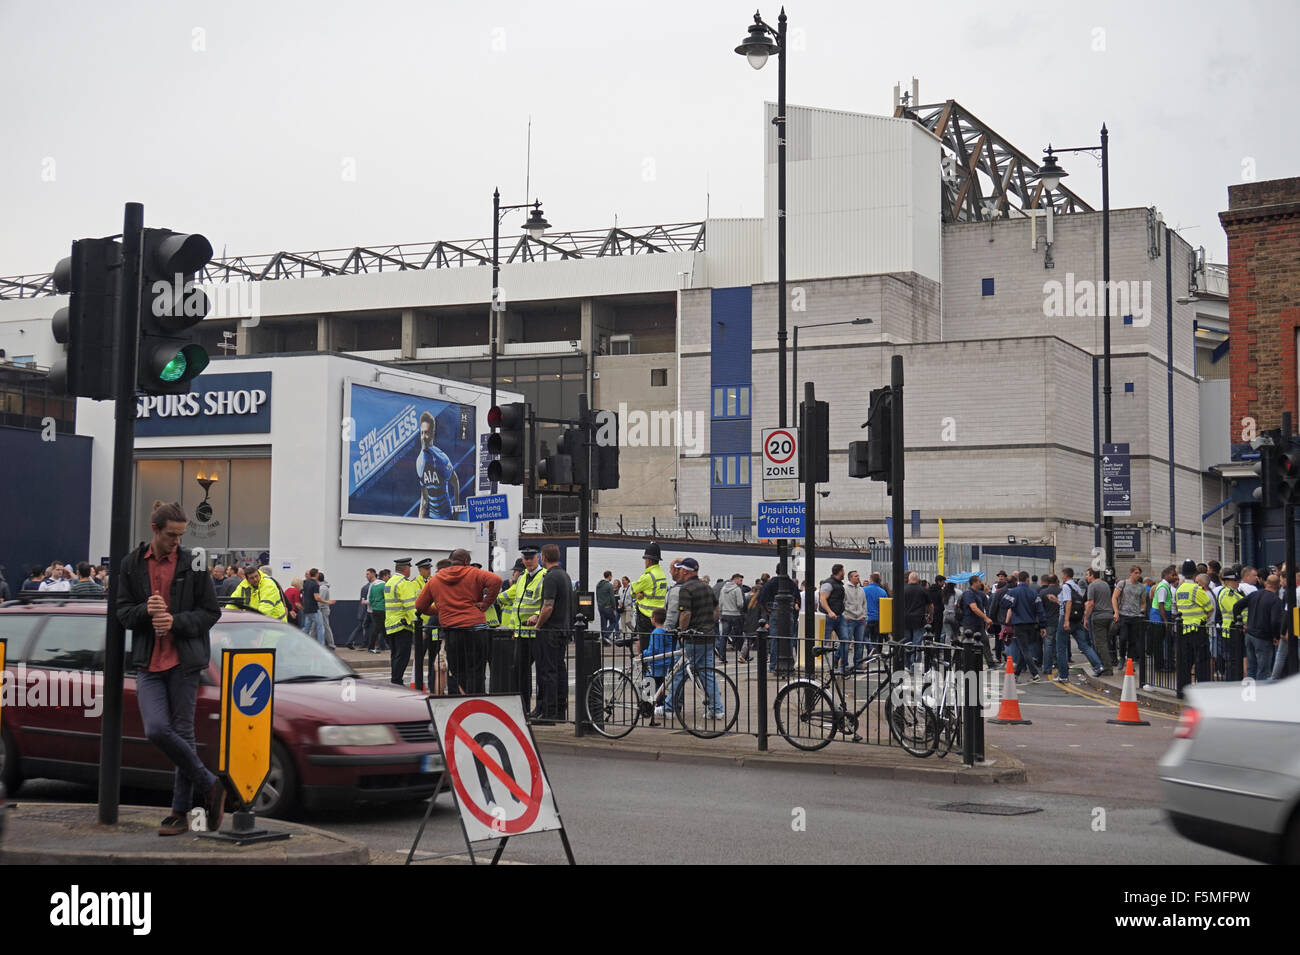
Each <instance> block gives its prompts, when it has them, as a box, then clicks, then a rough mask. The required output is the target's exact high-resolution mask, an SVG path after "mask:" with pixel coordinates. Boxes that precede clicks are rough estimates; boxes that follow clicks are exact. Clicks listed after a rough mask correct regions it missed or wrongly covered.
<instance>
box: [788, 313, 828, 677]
mask: <svg viewBox="0 0 1300 955" xmlns="http://www.w3.org/2000/svg"><path fill="white" fill-rule="evenodd" d="M796 334H798V330H797V329H796ZM796 354H797V352H796ZM803 394H804V399H803V405H802V407H800V409H799V428H800V434H799V453H800V454H801V455H802V456H803V461H802V467H801V469H800V470H801V472H802V474H803V479H804V481H803V510H804V526H803V530H804V536H803V561H804V563H803V575H802V576H803V581H802V586H803V588H804V591H803V637H804V648H803V652H804V671H805V673H806V674H807V676H808V679H810V680H814V679H816V678H817V661H816V660H815V659H814V657H813V648H814V647H815V646H816V645H817V605H818V602H819V601H818V598H817V594H818V593H819V592H820V586H819V585H817V584H816V583H815V582H814V577H815V574H814V569H815V567H816V561H817V509H816V502H817V473H816V471H815V470H814V462H813V453H814V450H816V451H817V453H820V452H821V449H820V448H818V449H814V448H813V440H814V439H813V430H814V427H815V426H814V423H813V422H814V414H813V408H814V403H815V402H816V400H817V399H816V396H815V395H814V394H813V383H812V382H811V381H809V382H805V383H804V386H803ZM826 625H827V628H828V629H829V627H830V621H829V620H828V621H827V622H826ZM828 642H829V641H828Z"/></svg>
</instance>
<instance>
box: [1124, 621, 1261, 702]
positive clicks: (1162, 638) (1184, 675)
mask: <svg viewBox="0 0 1300 955" xmlns="http://www.w3.org/2000/svg"><path fill="white" fill-rule="evenodd" d="M1286 647H1287V644H1286V642H1285V641H1282V642H1280V643H1279V644H1278V647H1277V648H1274V647H1272V646H1271V641H1262V640H1261V641H1258V642H1256V643H1255V644H1254V645H1253V646H1252V645H1251V641H1250V640H1248V639H1247V637H1246V635H1245V633H1243V632H1242V630H1241V628H1240V627H1225V626H1223V625H1221V624H1219V623H1210V624H1208V625H1206V626H1202V627H1198V628H1194V629H1191V630H1188V631H1184V630H1183V628H1182V625H1181V624H1180V623H1179V622H1177V621H1172V622H1169V623H1152V622H1149V621H1142V622H1136V626H1133V627H1130V628H1129V632H1116V634H1115V637H1114V650H1115V653H1114V654H1113V656H1114V659H1115V660H1116V661H1119V662H1121V665H1122V661H1123V660H1124V659H1125V657H1126V656H1132V657H1133V664H1134V666H1135V667H1136V668H1137V677H1138V682H1139V683H1140V684H1141V685H1142V686H1144V687H1154V688H1156V689H1161V690H1171V691H1173V692H1174V693H1176V694H1177V696H1178V698H1179V699H1182V696H1183V689H1184V688H1185V687H1187V686H1189V685H1191V684H1192V683H1218V682H1226V681H1240V680H1241V679H1242V678H1243V677H1246V678H1249V679H1252V680H1254V679H1261V680H1262V679H1269V678H1270V677H1271V676H1272V675H1273V674H1274V673H1277V674H1278V675H1279V676H1280V675H1281V673H1282V672H1283V670H1284V669H1285V667H1286Z"/></svg>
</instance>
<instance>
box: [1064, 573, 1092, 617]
mask: <svg viewBox="0 0 1300 955" xmlns="http://www.w3.org/2000/svg"><path fill="white" fill-rule="evenodd" d="M1065 586H1066V587H1069V588H1070V621H1069V623H1070V626H1072V627H1073V626H1074V625H1075V624H1080V623H1083V612H1084V609H1085V607H1086V606H1087V604H1088V595H1087V592H1086V591H1084V589H1083V588H1082V587H1080V586H1079V585H1078V584H1076V583H1075V582H1074V581H1073V580H1068V581H1066V583H1065Z"/></svg>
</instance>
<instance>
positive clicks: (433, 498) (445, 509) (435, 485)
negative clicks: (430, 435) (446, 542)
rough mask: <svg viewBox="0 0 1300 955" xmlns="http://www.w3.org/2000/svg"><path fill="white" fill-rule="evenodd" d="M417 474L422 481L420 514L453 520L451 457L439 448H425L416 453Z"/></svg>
mask: <svg viewBox="0 0 1300 955" xmlns="http://www.w3.org/2000/svg"><path fill="white" fill-rule="evenodd" d="M415 474H416V477H417V478H419V481H420V516H421V517H430V518H434V519H436V520H444V521H449V520H452V519H453V517H454V516H455V515H454V514H453V512H452V504H453V501H452V499H451V481H452V474H453V469H452V466H451V458H449V457H447V455H445V454H443V453H442V451H441V450H439V449H438V448H435V447H428V448H424V449H423V450H421V451H420V453H419V454H418V455H416V458H415Z"/></svg>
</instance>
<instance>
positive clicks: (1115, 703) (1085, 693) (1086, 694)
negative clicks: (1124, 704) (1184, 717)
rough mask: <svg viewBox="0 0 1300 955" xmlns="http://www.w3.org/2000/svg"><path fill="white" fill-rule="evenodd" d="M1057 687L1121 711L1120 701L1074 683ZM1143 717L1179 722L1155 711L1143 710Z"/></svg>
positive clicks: (1175, 718)
mask: <svg viewBox="0 0 1300 955" xmlns="http://www.w3.org/2000/svg"><path fill="white" fill-rule="evenodd" d="M1057 685H1058V686H1059V687H1060V688H1061V689H1063V690H1065V691H1066V692H1067V693H1073V694H1074V695H1075V696H1081V697H1083V698H1084V699H1085V700H1092V701H1093V702H1094V703H1104V704H1106V705H1107V706H1113V707H1114V708H1115V709H1119V701H1118V700H1112V699H1110V698H1109V697H1105V696H1100V695H1098V694H1096V693H1093V692H1089V691H1088V690H1084V689H1083V688H1081V687H1077V686H1075V685H1074V684H1073V683H1070V684H1065V683H1059V684H1057ZM1142 715H1143V716H1156V717H1159V718H1160V719H1162V720H1173V721H1174V722H1175V723H1177V722H1178V717H1176V716H1170V715H1169V714H1168V713H1160V712H1157V711H1155V710H1148V709H1143V710H1142Z"/></svg>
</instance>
